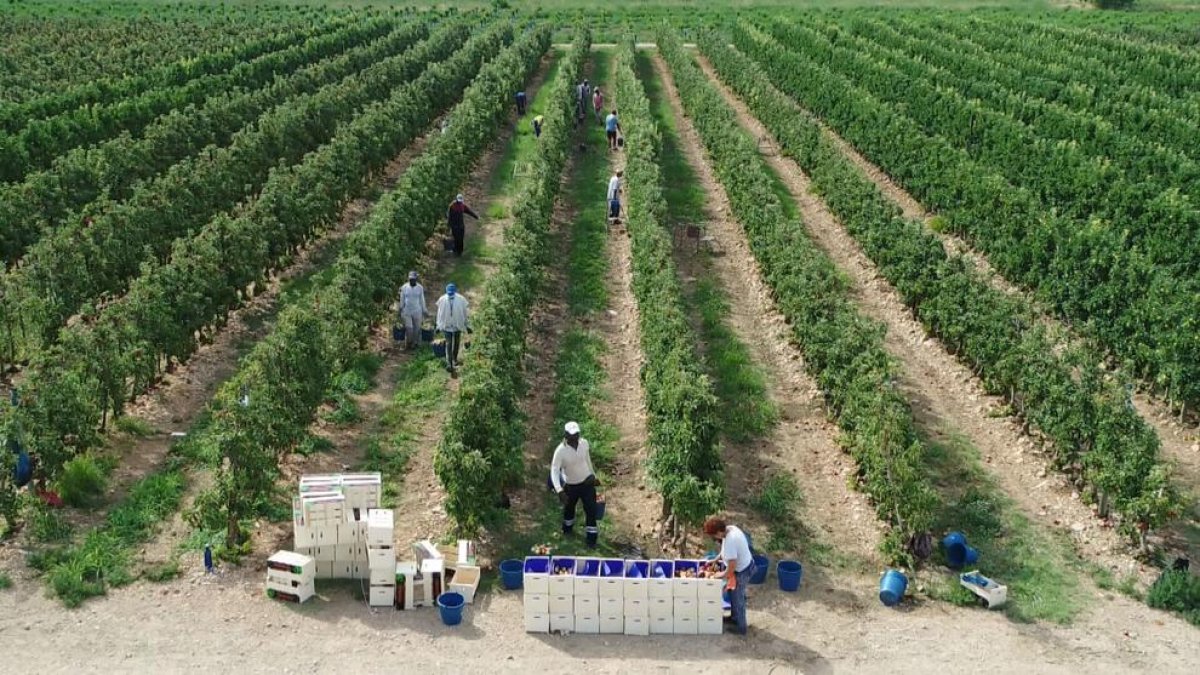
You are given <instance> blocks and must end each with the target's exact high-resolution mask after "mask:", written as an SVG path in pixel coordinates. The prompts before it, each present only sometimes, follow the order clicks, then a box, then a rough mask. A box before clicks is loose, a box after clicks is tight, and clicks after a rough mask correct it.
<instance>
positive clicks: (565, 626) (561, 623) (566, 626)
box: [550, 614, 575, 633]
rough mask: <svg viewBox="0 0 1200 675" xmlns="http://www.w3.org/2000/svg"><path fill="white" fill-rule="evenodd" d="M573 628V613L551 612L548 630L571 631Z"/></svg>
mask: <svg viewBox="0 0 1200 675" xmlns="http://www.w3.org/2000/svg"><path fill="white" fill-rule="evenodd" d="M574 630H575V615H574V614H551V615H550V631H551V632H565V633H571V632H573V631H574Z"/></svg>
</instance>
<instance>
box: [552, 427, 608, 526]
mask: <svg viewBox="0 0 1200 675" xmlns="http://www.w3.org/2000/svg"><path fill="white" fill-rule="evenodd" d="M564 431H565V434H564V436H563V441H562V443H559V444H558V447H557V448H555V449H554V458H553V459H552V460H550V480H551V482H552V483H553V484H554V491H555V492H556V493H558V500H559V501H560V502H562V505H563V523H562V529H563V534H571V531H572V530H573V529H574V527H575V506H576V504H578V503H579V502H580V501H582V502H583V513H584V515H585V516H586V517H587V545H588V548H595V547H596V540H597V539H599V537H600V528H599V527H598V526H597V525H596V485H597V484H598V481H597V480H596V471H595V469H593V468H592V453H591V446H590V445H588V442H587V439H585V438H582V437H581V436H580V432H581V430H580V429H579V423H578V422H567V425H566V427H565V428H564Z"/></svg>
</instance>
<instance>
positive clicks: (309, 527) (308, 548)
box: [292, 473, 390, 579]
mask: <svg viewBox="0 0 1200 675" xmlns="http://www.w3.org/2000/svg"><path fill="white" fill-rule="evenodd" d="M382 492H383V480H382V477H381V476H380V474H378V473H358V474H326V475H318V476H304V477H302V478H301V479H300V490H299V494H298V495H297V496H296V497H295V498H293V500H292V521H293V522H292V527H293V532H294V535H295V551H296V552H298V553H302V554H305V555H308V556H310V557H312V558H313V559H314V560H316V575H317V578H318V579H369V578H370V576H371V569H370V561H369V559H368V546H367V513H368V511H369V510H370V509H374V508H377V507H378V506H379V503H380V499H381V498H382V496H383V495H382ZM389 545H390V542H389Z"/></svg>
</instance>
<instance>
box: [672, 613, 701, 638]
mask: <svg viewBox="0 0 1200 675" xmlns="http://www.w3.org/2000/svg"><path fill="white" fill-rule="evenodd" d="M675 634H676V635H697V634H699V625H698V624H697V622H696V617H695V616H676V617H675Z"/></svg>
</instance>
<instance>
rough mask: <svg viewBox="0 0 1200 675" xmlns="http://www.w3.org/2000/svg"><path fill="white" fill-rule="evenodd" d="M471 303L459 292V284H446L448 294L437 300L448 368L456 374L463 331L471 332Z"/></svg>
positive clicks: (438, 321) (451, 372)
mask: <svg viewBox="0 0 1200 675" xmlns="http://www.w3.org/2000/svg"><path fill="white" fill-rule="evenodd" d="M469 307H470V303H468V302H467V299H466V298H465V297H463V296H461V295H459V294H458V286H455V285H454V284H453V283H451V284H447V285H446V294H445V295H443V296H442V297H440V298H438V301H437V329H438V330H440V331H441V332H442V335H445V336H446V370H449V371H450V374H451V375H453V374H455V369H456V368H457V367H458V349H459V347H461V346H462V334H463V332H464V331H465V332H467V333H469V332H471V326H470V318H469V317H470V314H469Z"/></svg>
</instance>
